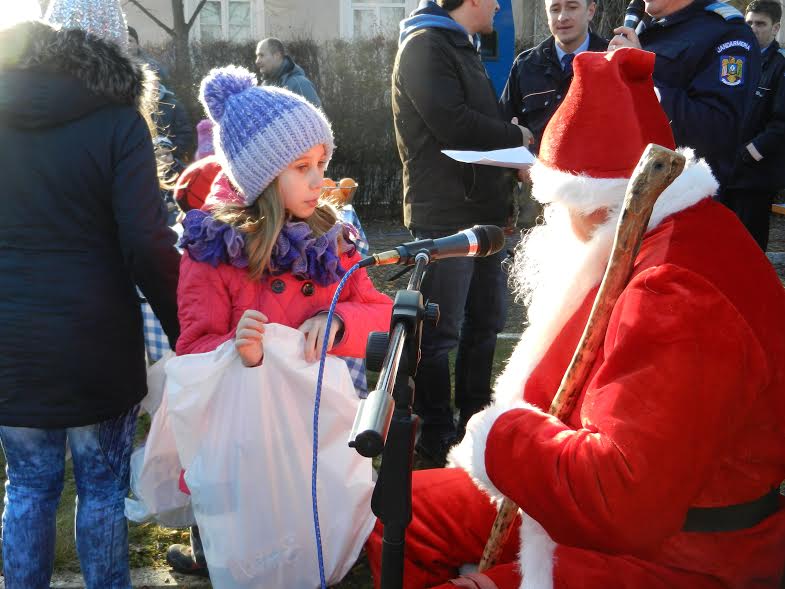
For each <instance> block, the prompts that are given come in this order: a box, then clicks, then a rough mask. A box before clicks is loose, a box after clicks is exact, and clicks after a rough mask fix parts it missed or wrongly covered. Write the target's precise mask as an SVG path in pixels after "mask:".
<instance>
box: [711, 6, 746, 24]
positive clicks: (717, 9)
mask: <svg viewBox="0 0 785 589" xmlns="http://www.w3.org/2000/svg"><path fill="white" fill-rule="evenodd" d="M704 10H706V11H707V12H713V13H714V14H719V15H720V16H721V17H722V18H724V19H725V20H734V19H737V18H740V19H741V20H744V15H743V14H742V13H741V12H739V11H738V9H736V8H734V7H733V6H731V5H730V4H725V3H724V2H713V3H711V4H709V5H708V6H706V7H705V8H704Z"/></svg>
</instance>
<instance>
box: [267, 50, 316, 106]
mask: <svg viewBox="0 0 785 589" xmlns="http://www.w3.org/2000/svg"><path fill="white" fill-rule="evenodd" d="M256 67H257V69H258V70H259V73H260V74H261V76H262V84H265V85H270V86H278V87H280V88H286V89H287V90H291V91H292V92H294V93H295V94H299V95H300V96H302V97H303V98H305V99H306V100H307V101H308V102H310V103H311V104H313V105H314V106H316V107H318V108H321V107H322V101H321V100H319V95H318V94H317V93H316V88H314V86H313V82H311V80H309V79H308V77H307V76H306V75H305V71H304V70H303V68H301V67H300V66H299V65H297V64H296V63H294V60H293V59H292V58H291V57H289V56H288V55H286V49H285V48H284V46H283V43H282V42H281V40H280V39H276V38H275V37H268V38H267V39H263V40H262V41H259V44H258V45H257V46H256Z"/></svg>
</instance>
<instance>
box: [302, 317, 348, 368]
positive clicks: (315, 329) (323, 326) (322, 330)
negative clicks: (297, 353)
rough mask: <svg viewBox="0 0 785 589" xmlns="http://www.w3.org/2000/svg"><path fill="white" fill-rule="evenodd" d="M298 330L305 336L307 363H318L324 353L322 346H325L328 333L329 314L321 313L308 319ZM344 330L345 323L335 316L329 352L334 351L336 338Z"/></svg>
mask: <svg viewBox="0 0 785 589" xmlns="http://www.w3.org/2000/svg"><path fill="white" fill-rule="evenodd" d="M297 329H298V330H299V331H302V332H303V333H304V334H305V361H306V362H316V361H317V360H318V359H319V356H320V355H321V353H322V346H323V345H324V338H325V334H326V332H327V313H319V314H318V315H316V316H314V317H311V318H310V319H307V320H306V321H305V322H303V324H302V325H301V326H300V327H298V328H297ZM342 329H343V321H342V320H341V318H340V317H338V316H337V315H333V320H332V323H331V325H330V334H329V336H328V337H327V351H328V352H329V351H330V350H332V348H333V343H334V342H335V336H336V335H337V334H338V332H339V331H341V330H342Z"/></svg>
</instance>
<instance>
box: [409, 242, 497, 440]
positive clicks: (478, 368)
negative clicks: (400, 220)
mask: <svg viewBox="0 0 785 589" xmlns="http://www.w3.org/2000/svg"><path fill="white" fill-rule="evenodd" d="M436 237H442V234H439V233H430V232H423V231H417V232H416V238H417V239H429V238H436ZM506 257H507V253H506V251H505V250H502V251H500V252H499V253H497V254H494V255H493V256H488V257H486V258H448V259H444V260H438V261H436V262H431V264H429V265H428V267H427V269H426V271H425V276H424V277H423V283H422V294H423V298H424V299H426V300H429V301H430V302H432V303H438V304H439V313H440V318H439V323H438V324H437V325H433V324H429V323H428V322H425V323H424V324H423V333H422V342H421V358H420V364H419V366H418V368H417V376H416V378H415V404H414V409H415V411H416V413H417V415H419V416H420V418H421V419H422V427H423V432H426V431H428V430H430V432H431V433H434V432H437V431H438V432H439V433H440V434H446V435H449V434H451V433H454V432H455V424H454V421H453V412H452V408H451V403H450V392H451V382H450V364H449V353H450V350H452V349H453V348H455V346H458V353H457V356H456V358H455V406H456V408H458V409H460V411H461V414H462V415H466V416H467V417H468V416H470V415H472V414H473V413H475V412H477V411H479V410H480V409H482V408H483V407H484V406H485V405H487V404H488V403H489V402H490V398H491V371H492V369H493V355H494V352H495V350H496V335H497V334H498V333H499V332H500V331H501V330H502V329H503V328H504V322H505V319H506V315H507V287H506V285H507V275H506V273H505V272H504V270H503V269H502V261H503V260H504V259H505V258H506Z"/></svg>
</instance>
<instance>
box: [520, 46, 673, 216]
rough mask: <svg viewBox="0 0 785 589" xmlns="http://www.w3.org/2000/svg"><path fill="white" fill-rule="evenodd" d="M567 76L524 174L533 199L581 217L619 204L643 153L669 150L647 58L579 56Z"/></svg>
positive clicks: (621, 52) (620, 52)
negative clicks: (653, 146) (570, 209)
mask: <svg viewBox="0 0 785 589" xmlns="http://www.w3.org/2000/svg"><path fill="white" fill-rule="evenodd" d="M573 71H574V73H575V78H574V79H573V81H572V85H571V86H570V90H569V91H568V93H567V96H566V97H565V98H564V102H563V103H562V105H561V106H560V107H559V109H558V110H557V111H556V113H555V114H554V115H553V117H552V118H551V120H550V122H549V123H548V125H547V127H546V128H545V132H544V133H543V138H542V142H541V145H540V151H539V155H538V160H537V162H536V163H535V165H534V166H533V167H532V170H531V177H532V182H533V195H534V197H535V198H536V199H537V200H539V201H540V202H543V203H546V202H557V201H560V202H563V203H565V204H568V205H570V206H573V207H575V208H578V209H580V210H585V211H591V210H596V209H598V208H601V207H604V206H611V205H614V204H621V200H622V198H623V196H624V190H625V188H626V186H627V181H628V180H629V178H630V177H631V176H632V172H633V170H634V169H635V166H636V165H637V163H638V160H639V159H640V156H641V154H642V153H643V151H644V149H645V148H646V146H647V145H648V144H649V143H656V144H658V145H662V146H663V147H667V148H669V149H675V143H674V140H673V133H672V132H671V128H670V124H669V123H668V117H667V116H666V115H665V111H663V110H662V107H661V106H660V103H659V100H658V99H657V95H656V94H655V92H654V81H653V80H652V73H653V71H654V54H653V53H650V52H648V51H643V50H641V49H632V48H622V49H617V50H616V51H613V52H608V53H598V52H589V51H584V52H583V53H580V54H578V55H577V56H576V57H575V60H574V61H573Z"/></svg>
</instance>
